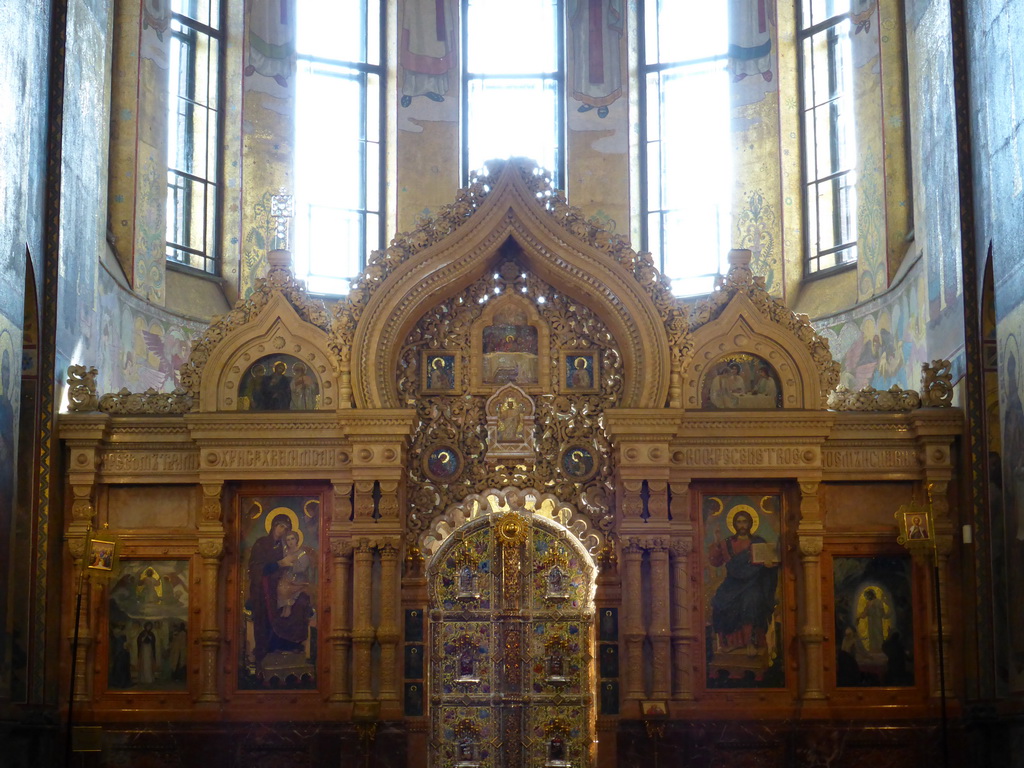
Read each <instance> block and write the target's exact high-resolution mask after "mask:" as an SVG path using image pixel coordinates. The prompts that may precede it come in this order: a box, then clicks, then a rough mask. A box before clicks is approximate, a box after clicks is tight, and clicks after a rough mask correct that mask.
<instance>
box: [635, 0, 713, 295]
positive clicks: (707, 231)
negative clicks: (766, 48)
mask: <svg viewBox="0 0 1024 768" xmlns="http://www.w3.org/2000/svg"><path fill="white" fill-rule="evenodd" d="M682 5H684V4H681V3H678V2H672V1H671V0H661V1H660V2H659V1H658V0H649V2H648V3H647V4H645V13H644V25H645V34H644V41H645V63H644V67H643V71H644V81H643V82H644V85H645V86H646V88H645V98H646V110H647V112H646V124H645V131H646V136H645V141H644V145H643V150H644V164H643V169H642V172H643V175H644V178H645V183H644V188H645V192H646V199H645V205H644V209H645V221H644V224H645V227H644V235H645V237H644V240H645V247H646V249H647V250H649V251H651V253H652V254H653V255H654V258H655V263H659V264H660V265H661V269H662V271H663V272H664V273H665V274H666V275H668V277H669V278H670V279H671V281H672V288H673V292H674V293H676V294H677V295H680V296H687V295H696V294H701V293H709V292H710V291H711V290H712V288H713V287H714V279H715V276H716V275H717V274H719V273H724V272H725V271H726V270H727V269H728V261H727V257H728V252H729V248H730V247H731V231H732V213H731V211H732V187H733V173H732V144H731V136H732V134H731V130H730V103H729V97H730V79H731V78H730V74H729V72H728V70H727V61H728V60H727V52H728V21H729V18H728V4H727V3H725V2H720V3H718V2H716V3H707V4H704V5H702V6H700V7H697V6H694V5H690V4H686V5H685V8H682V7H681V6H682ZM683 10H685V11H686V13H685V18H684V17H683V16H682V15H681V14H682V11H683ZM697 105H699V106H697Z"/></svg>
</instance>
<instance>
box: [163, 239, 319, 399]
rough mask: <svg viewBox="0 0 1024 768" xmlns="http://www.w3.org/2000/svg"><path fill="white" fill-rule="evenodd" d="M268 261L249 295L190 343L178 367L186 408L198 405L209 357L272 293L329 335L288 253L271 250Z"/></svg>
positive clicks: (216, 319)
mask: <svg viewBox="0 0 1024 768" xmlns="http://www.w3.org/2000/svg"><path fill="white" fill-rule="evenodd" d="M267 260H268V261H269V262H270V269H269V270H268V271H267V276H266V277H262V278H260V279H259V280H257V281H256V285H255V286H254V287H253V290H252V293H250V294H249V296H248V297H246V298H244V299H239V300H238V302H237V303H236V304H235V307H234V309H232V310H231V311H230V312H228V313H227V314H225V315H220V316H219V317H217V318H215V319H214V321H213V322H212V323H211V324H210V327H209V328H207V329H206V331H205V332H204V333H203V334H202V335H201V336H199V337H198V338H196V340H195V341H194V342H193V343H192V352H191V354H189V357H188V362H187V363H185V365H183V366H182V368H181V384H182V392H183V396H184V397H188V398H191V402H190V404H189V409H192V408H194V406H195V404H196V403H198V402H199V387H200V385H201V383H202V379H203V370H204V368H205V367H206V363H207V361H208V360H209V359H210V355H211V354H213V351H214V350H215V349H216V348H217V346H218V345H219V344H220V343H221V342H222V341H223V340H224V339H225V338H227V337H228V336H229V335H230V334H231V333H233V332H234V331H236V330H238V329H239V328H240V327H242V326H243V325H246V324H247V323H250V322H252V321H253V320H255V319H256V318H257V317H258V316H259V314H260V312H262V311H263V308H264V307H266V306H267V304H268V303H269V302H270V299H271V298H272V297H273V296H274V295H275V294H278V293H280V294H281V295H282V296H284V298H285V299H286V300H287V301H288V303H289V304H291V306H292V307H293V308H294V309H295V312H296V313H297V314H298V315H299V317H300V318H302V319H303V320H304V321H306V322H307V323H310V324H312V325H315V326H316V327H317V328H320V329H321V330H323V331H324V332H325V333H330V331H331V316H330V314H329V313H328V311H327V308H326V307H325V306H324V303H323V302H322V301H319V300H318V299H313V298H310V296H309V295H308V294H307V293H306V286H305V284H304V283H303V282H302V281H301V280H296V279H295V276H294V275H293V274H292V271H291V267H290V261H291V257H290V256H289V254H288V252H287V251H272V252H271V253H270V254H268V255H267ZM174 412H175V413H177V412H178V411H174Z"/></svg>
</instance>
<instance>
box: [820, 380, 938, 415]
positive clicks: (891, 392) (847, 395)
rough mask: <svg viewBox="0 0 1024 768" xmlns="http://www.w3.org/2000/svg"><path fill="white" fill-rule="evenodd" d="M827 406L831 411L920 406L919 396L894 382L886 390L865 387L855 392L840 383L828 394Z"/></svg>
mask: <svg viewBox="0 0 1024 768" xmlns="http://www.w3.org/2000/svg"><path fill="white" fill-rule="evenodd" d="M828 407H829V408H830V409H831V410H833V411H912V410H914V409H915V408H920V407H921V396H920V395H919V394H918V393H917V392H915V391H914V390H912V389H900V387H899V386H897V385H896V384H893V385H892V387H891V388H889V389H886V390H877V389H874V388H873V387H865V388H864V389H861V390H859V391H857V392H853V391H851V390H849V389H847V388H846V387H844V386H842V385H840V386H839V387H838V388H837V389H836V390H835V392H832V393H831V394H829V396H828Z"/></svg>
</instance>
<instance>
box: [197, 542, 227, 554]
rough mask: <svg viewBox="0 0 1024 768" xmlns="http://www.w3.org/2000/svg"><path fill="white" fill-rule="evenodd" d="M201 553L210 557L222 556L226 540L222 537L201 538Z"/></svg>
mask: <svg viewBox="0 0 1024 768" xmlns="http://www.w3.org/2000/svg"><path fill="white" fill-rule="evenodd" d="M199 554H200V555H202V556H203V557H206V558H210V559H220V556H221V555H222V554H224V541H223V540H222V539H207V538H201V539H200V540H199Z"/></svg>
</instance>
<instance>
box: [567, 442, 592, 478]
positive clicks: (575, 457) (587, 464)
mask: <svg viewBox="0 0 1024 768" xmlns="http://www.w3.org/2000/svg"><path fill="white" fill-rule="evenodd" d="M558 464H559V466H560V467H561V468H562V472H564V473H565V475H566V477H568V478H569V479H570V480H574V481H575V482H577V483H581V482H585V481H587V480H589V479H590V478H592V477H593V476H594V473H595V472H596V471H597V461H596V460H595V458H594V452H593V450H592V449H591V448H590V446H587V445H580V444H577V445H569V446H566V447H565V448H564V449H563V450H562V453H561V455H560V456H559V457H558Z"/></svg>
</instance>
